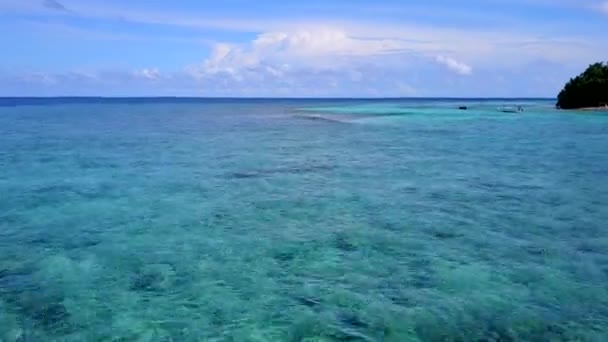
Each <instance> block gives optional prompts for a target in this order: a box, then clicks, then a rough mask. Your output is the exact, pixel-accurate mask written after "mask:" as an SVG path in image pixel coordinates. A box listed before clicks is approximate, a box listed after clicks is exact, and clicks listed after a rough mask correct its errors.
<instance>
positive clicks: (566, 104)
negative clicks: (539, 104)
mask: <svg viewBox="0 0 608 342" xmlns="http://www.w3.org/2000/svg"><path fill="white" fill-rule="evenodd" d="M557 107H558V108H562V109H582V108H599V107H604V108H608V63H595V64H591V65H590V66H589V67H588V68H587V70H585V71H584V72H583V73H582V74H580V75H578V76H576V77H575V78H572V79H570V81H568V83H566V85H565V86H564V89H562V91H561V92H560V93H559V95H558V96H557Z"/></svg>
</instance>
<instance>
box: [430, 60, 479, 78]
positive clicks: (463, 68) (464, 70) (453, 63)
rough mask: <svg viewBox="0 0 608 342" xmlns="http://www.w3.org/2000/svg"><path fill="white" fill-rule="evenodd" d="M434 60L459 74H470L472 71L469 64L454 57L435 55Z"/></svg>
mask: <svg viewBox="0 0 608 342" xmlns="http://www.w3.org/2000/svg"><path fill="white" fill-rule="evenodd" d="M435 61H436V62H437V63H439V64H442V65H444V66H445V67H447V68H448V69H449V70H451V71H453V72H455V73H457V74H459V75H470V74H471V72H472V71H473V68H471V67H470V66H469V65H467V64H465V63H463V62H459V61H457V60H455V59H454V58H450V57H446V56H437V57H435Z"/></svg>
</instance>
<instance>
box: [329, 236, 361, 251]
mask: <svg viewBox="0 0 608 342" xmlns="http://www.w3.org/2000/svg"><path fill="white" fill-rule="evenodd" d="M334 247H336V248H337V249H339V250H341V251H344V252H354V251H356V250H357V245H356V244H354V243H353V242H351V241H350V238H349V237H348V235H347V234H346V233H345V232H339V233H336V234H335V237H334Z"/></svg>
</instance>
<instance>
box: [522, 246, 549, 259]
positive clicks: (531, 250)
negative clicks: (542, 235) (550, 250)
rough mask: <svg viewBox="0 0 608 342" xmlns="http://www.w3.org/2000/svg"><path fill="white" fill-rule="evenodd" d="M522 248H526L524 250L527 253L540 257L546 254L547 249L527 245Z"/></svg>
mask: <svg viewBox="0 0 608 342" xmlns="http://www.w3.org/2000/svg"><path fill="white" fill-rule="evenodd" d="M524 249H525V250H526V252H527V253H528V254H530V255H533V256H540V257H544V256H547V250H546V249H545V248H543V247H538V246H527V247H525V248H524Z"/></svg>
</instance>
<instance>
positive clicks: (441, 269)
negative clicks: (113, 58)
mask: <svg viewBox="0 0 608 342" xmlns="http://www.w3.org/2000/svg"><path fill="white" fill-rule="evenodd" d="M505 103H506V101H498V100H497V101H481V100H390V101H389V100H385V101H362V100H359V101H355V100H350V101H347V100H340V101H338V100H324V101H321V100H318V101H315V100H280V101H279V100H277V101H271V100H240V101H237V100H194V99H190V100H176V99H164V100H134V99H131V100H129V99H121V100H101V99H89V100H74V99H72V100H69V99H64V100H6V99H5V100H0V104H1V105H2V106H0V194H1V196H0V340H1V341H200V340H207V341H497V340H500V341H514V340H534V341H551V340H555V341H561V340H579V341H605V340H607V339H608V321H607V319H608V287H607V286H608V285H607V284H608V236H607V234H606V233H607V227H606V223H607V222H608V206H607V204H608V150H607V146H608V116H606V115H605V114H601V113H587V114H577V113H572V112H558V111H554V110H553V109H552V108H551V103H550V102H548V101H532V100H528V101H517V102H513V103H512V104H523V105H524V106H525V108H526V111H525V112H524V113H523V114H517V115H516V114H506V113H500V112H498V111H497V110H496V108H497V107H498V106H501V105H504V104H505ZM459 105H468V106H469V108H470V110H468V111H459V110H457V109H455V108H457V106H459Z"/></svg>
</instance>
